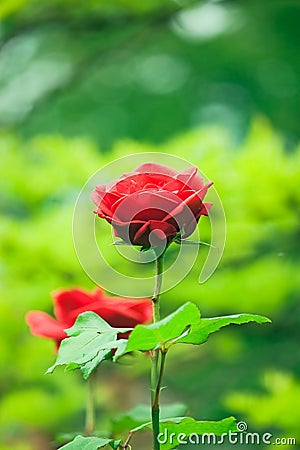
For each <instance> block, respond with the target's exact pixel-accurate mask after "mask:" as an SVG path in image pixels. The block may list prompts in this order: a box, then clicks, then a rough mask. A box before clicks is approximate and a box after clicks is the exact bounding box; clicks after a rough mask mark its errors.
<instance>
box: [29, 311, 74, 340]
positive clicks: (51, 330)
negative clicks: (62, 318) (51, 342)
mask: <svg viewBox="0 0 300 450" xmlns="http://www.w3.org/2000/svg"><path fill="white" fill-rule="evenodd" d="M26 322H27V324H28V325H29V327H30V331H31V333H32V334H33V335H34V336H40V337H45V338H50V339H55V340H57V341H61V340H63V339H64V338H65V337H66V336H67V335H66V333H65V332H64V329H65V328H67V327H66V324H64V323H60V322H58V321H56V320H55V319H54V318H53V317H51V316H50V315H49V314H47V313H45V312H43V311H30V312H29V313H28V314H27V315H26Z"/></svg>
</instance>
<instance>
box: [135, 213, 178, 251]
mask: <svg viewBox="0 0 300 450" xmlns="http://www.w3.org/2000/svg"><path fill="white" fill-rule="evenodd" d="M152 233H153V234H154V235H153V236H152ZM150 234H151V238H152V239H151V241H152V242H150V241H149V237H150ZM176 234H177V229H176V228H175V227H174V226H173V225H172V224H171V223H167V222H162V221H158V220H149V221H148V222H146V223H145V224H144V225H143V226H142V227H141V228H140V229H139V230H138V231H137V232H136V234H135V236H134V239H133V242H134V244H135V245H142V246H144V247H147V246H149V245H152V246H159V245H163V244H165V243H166V240H169V239H168V238H172V237H175V236H176Z"/></svg>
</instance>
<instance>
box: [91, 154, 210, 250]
mask: <svg viewBox="0 0 300 450" xmlns="http://www.w3.org/2000/svg"><path fill="white" fill-rule="evenodd" d="M212 184H213V183H212V182H209V183H207V184H204V182H203V179H202V178H201V177H200V175H199V174H198V169H197V167H190V168H188V169H187V170H184V171H183V172H178V171H177V170H174V169H172V168H170V167H167V166H163V165H161V164H156V163H147V164H143V165H141V166H139V167H138V168H136V169H135V170H133V171H132V172H130V173H127V174H124V175H122V176H121V177H120V178H119V179H118V180H117V181H115V182H112V183H108V184H103V185H99V186H97V187H96V188H95V189H94V191H93V194H92V200H93V202H94V203H95V205H96V206H97V210H96V211H95V213H96V214H97V215H98V216H99V217H101V218H104V219H106V220H107V221H108V222H109V223H110V224H111V225H112V226H113V228H114V232H115V235H116V236H118V237H120V238H122V239H123V240H124V241H125V242H127V243H131V244H134V245H141V246H142V247H146V248H147V247H151V246H152V247H155V246H165V245H167V244H169V243H170V242H171V241H172V240H173V239H174V238H175V237H180V239H184V238H186V237H188V236H190V235H191V234H192V232H193V231H194V230H195V228H196V226H197V222H198V220H199V218H200V216H202V215H208V211H209V209H210V207H211V203H203V199H204V196H205V194H206V192H207V190H208V188H209V187H210V186H211V185H212Z"/></svg>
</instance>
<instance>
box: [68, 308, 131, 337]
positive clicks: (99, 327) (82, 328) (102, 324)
mask: <svg viewBox="0 0 300 450" xmlns="http://www.w3.org/2000/svg"><path fill="white" fill-rule="evenodd" d="M115 330H118V332H119V333H126V331H131V330H132V328H113V327H111V326H110V325H109V324H108V323H107V322H106V321H105V320H104V319H102V317H100V316H98V314H96V313H94V312H92V311H87V312H84V313H82V314H79V316H78V317H77V319H76V322H75V323H74V325H73V326H72V327H71V328H67V329H66V330H65V332H66V333H67V335H68V336H78V335H79V334H81V333H83V332H84V333H85V332H87V331H91V332H96V333H106V332H109V331H115Z"/></svg>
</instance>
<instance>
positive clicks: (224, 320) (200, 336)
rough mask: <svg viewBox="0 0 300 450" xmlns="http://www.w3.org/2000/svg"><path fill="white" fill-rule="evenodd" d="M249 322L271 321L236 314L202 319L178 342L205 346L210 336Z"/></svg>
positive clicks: (261, 317)
mask: <svg viewBox="0 0 300 450" xmlns="http://www.w3.org/2000/svg"><path fill="white" fill-rule="evenodd" d="M248 322H256V323H260V324H261V323H267V322H271V320H270V319H268V318H267V317H263V316H258V315H255V314H234V315H231V316H223V317H212V318H210V319H201V320H200V322H199V323H198V324H194V325H193V326H192V328H191V330H190V333H189V334H188V335H187V336H185V337H183V338H182V339H180V340H179V341H178V342H181V343H187V344H196V345H199V344H203V343H204V342H206V341H207V339H208V337H209V335H210V334H212V333H215V332H216V331H219V330H220V329H221V328H223V327H226V326H227V325H231V324H237V325H241V324H244V323H248Z"/></svg>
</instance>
